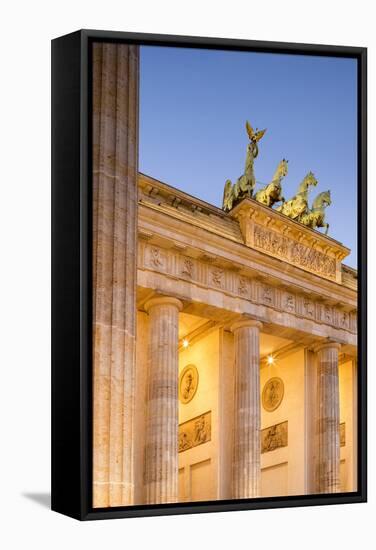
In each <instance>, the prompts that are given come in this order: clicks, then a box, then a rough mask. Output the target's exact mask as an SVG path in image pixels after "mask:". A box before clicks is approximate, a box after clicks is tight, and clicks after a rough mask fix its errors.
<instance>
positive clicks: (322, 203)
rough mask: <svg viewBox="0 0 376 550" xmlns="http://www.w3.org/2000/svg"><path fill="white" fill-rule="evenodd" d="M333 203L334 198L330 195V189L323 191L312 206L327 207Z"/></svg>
mask: <svg viewBox="0 0 376 550" xmlns="http://www.w3.org/2000/svg"><path fill="white" fill-rule="evenodd" d="M331 204H332V199H331V196H330V190H328V191H323V192H322V193H320V194H319V195H317V197H316V198H315V200H314V201H313V204H312V207H313V208H326V207H327V206H330V205H331Z"/></svg>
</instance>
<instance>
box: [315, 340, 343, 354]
mask: <svg viewBox="0 0 376 550" xmlns="http://www.w3.org/2000/svg"><path fill="white" fill-rule="evenodd" d="M341 347H342V344H340V343H339V342H335V341H334V340H330V341H325V342H319V343H318V344H316V345H314V346H313V348H312V351H314V352H315V353H317V352H318V351H321V350H322V349H337V350H338V351H339V350H340V349H341Z"/></svg>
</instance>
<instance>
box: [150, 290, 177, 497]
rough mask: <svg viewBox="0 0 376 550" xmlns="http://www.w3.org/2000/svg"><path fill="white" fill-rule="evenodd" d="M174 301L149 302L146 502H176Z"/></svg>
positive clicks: (154, 299)
mask: <svg viewBox="0 0 376 550" xmlns="http://www.w3.org/2000/svg"><path fill="white" fill-rule="evenodd" d="M181 309H182V303H181V302H180V300H177V299H176V298H170V297H158V298H152V299H151V300H148V301H147V302H146V304H145V310H146V311H147V312H148V313H149V369H148V404H147V420H146V443H145V486H146V502H147V503H148V504H160V503H167V502H177V501H178V496H179V494H178V378H179V365H178V345H179V335H178V330H179V311H181Z"/></svg>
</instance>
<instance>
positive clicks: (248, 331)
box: [231, 321, 262, 498]
mask: <svg viewBox="0 0 376 550" xmlns="http://www.w3.org/2000/svg"><path fill="white" fill-rule="evenodd" d="M261 326H262V325H261V323H259V322H257V321H240V322H239V323H236V324H235V325H234V326H233V327H232V329H231V330H232V331H233V332H234V335H235V422H234V461H233V498H250V497H257V496H259V495H260V417H261V411H260V349H259V348H260V343H259V340H260V336H259V335H260V328H261Z"/></svg>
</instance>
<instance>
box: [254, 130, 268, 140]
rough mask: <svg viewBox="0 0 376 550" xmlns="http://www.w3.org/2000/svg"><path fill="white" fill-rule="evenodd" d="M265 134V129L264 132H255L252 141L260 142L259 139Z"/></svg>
mask: <svg viewBox="0 0 376 550" xmlns="http://www.w3.org/2000/svg"><path fill="white" fill-rule="evenodd" d="M265 132H266V128H265V130H259V131H258V132H256V134H255V136H254V140H255V141H260V139H261V138H262V136H263V135H264V134H265Z"/></svg>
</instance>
